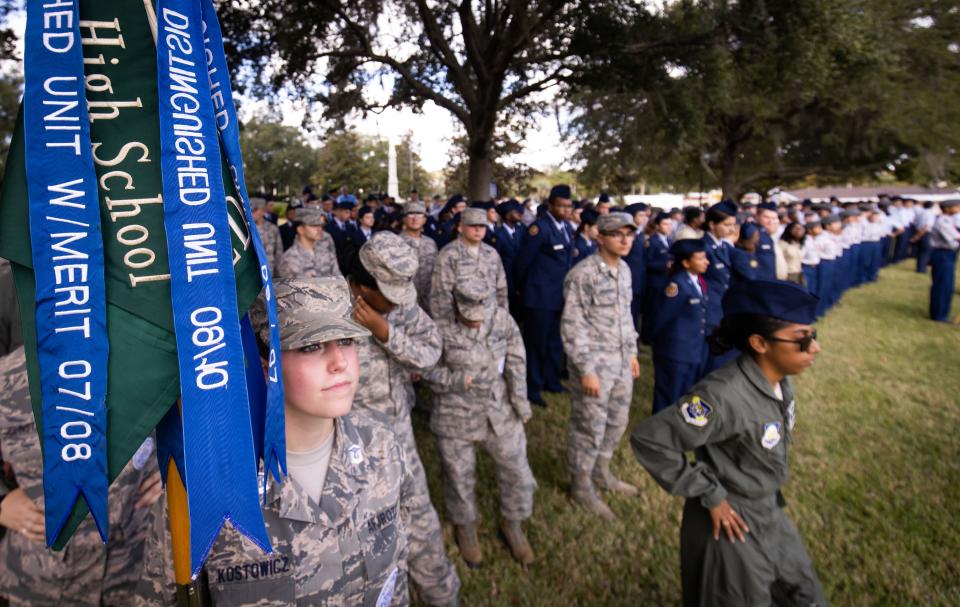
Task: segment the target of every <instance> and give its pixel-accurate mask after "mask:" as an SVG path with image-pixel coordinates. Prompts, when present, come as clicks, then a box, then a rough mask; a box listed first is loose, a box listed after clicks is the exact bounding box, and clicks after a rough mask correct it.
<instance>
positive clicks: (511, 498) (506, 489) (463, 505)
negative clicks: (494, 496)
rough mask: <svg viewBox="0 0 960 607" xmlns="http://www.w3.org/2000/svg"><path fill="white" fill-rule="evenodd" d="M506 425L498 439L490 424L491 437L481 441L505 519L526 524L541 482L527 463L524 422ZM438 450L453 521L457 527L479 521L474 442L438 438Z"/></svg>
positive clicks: (488, 434)
mask: <svg viewBox="0 0 960 607" xmlns="http://www.w3.org/2000/svg"><path fill="white" fill-rule="evenodd" d="M505 425H506V428H505V430H504V432H503V433H502V434H501V435H499V436H498V435H497V434H495V433H494V431H493V428H491V427H490V425H489V424H487V435H486V436H485V437H484V438H483V440H482V441H477V442H479V444H480V445H482V446H483V448H484V450H485V451H486V452H487V454H488V455H490V457H491V458H492V459H493V463H494V466H495V470H496V472H495V474H496V477H497V488H498V489H499V490H500V514H501V516H503V518H505V519H507V520H511V521H522V520H526V519H528V518H530V516H531V515H532V514H533V492H534V491H535V490H536V488H537V481H536V480H535V479H534V478H533V472H532V471H531V470H530V464H529V463H528V462H527V435H526V434H525V433H524V431H523V422H521V421H520V420H519V419H516V418H515V419H513V420H511V421H509V422H507V423H506V424H505ZM437 449H438V450H439V451H440V460H441V462H442V464H443V498H444V501H445V502H446V507H447V513H448V516H449V517H450V520H451V521H452V522H453V524H455V525H466V524H470V523H474V522H476V520H477V518H478V517H477V504H476V499H475V495H474V488H475V487H476V484H477V451H476V445H475V444H474V441H471V440H464V439H459V438H451V437H445V436H438V437H437Z"/></svg>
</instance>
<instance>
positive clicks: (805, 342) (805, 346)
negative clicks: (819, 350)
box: [764, 329, 817, 352]
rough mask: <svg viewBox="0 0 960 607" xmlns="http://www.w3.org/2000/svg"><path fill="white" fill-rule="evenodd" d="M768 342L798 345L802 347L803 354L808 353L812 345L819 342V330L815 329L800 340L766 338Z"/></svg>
mask: <svg viewBox="0 0 960 607" xmlns="http://www.w3.org/2000/svg"><path fill="white" fill-rule="evenodd" d="M764 339H766V340H767V341H779V342H783V343H785V344H797V345H798V346H800V351H801V352H806V351H807V350H809V349H810V344H812V343H813V342H815V341H817V330H816V329H814V330H813V332H811V333H809V334H807V335H804V336H803V337H801V338H800V339H783V338H781V337H765V338H764Z"/></svg>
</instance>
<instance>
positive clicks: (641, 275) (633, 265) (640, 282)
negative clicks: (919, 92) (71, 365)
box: [623, 202, 649, 331]
mask: <svg viewBox="0 0 960 607" xmlns="http://www.w3.org/2000/svg"><path fill="white" fill-rule="evenodd" d="M623 210H624V212H626V213H627V214H629V215H630V216H631V217H632V218H633V223H634V225H636V226H637V238H636V240H634V241H633V246H632V247H630V252H629V253H627V255H626V257H624V258H623V260H624V261H625V262H627V267H628V268H630V277H631V279H632V280H633V287H632V288H633V299H632V300H631V302H630V315H631V318H633V324H634V327H635V328H636V329H637V330H638V331H639V330H640V321H639V319H640V312H641V308H642V307H643V292H644V289H645V287H646V283H647V260H646V243H645V241H644V238H643V230H644V228H645V227H646V224H647V218H648V210H649V207H647V205H645V204H644V203H642V202H636V203H633V204H628V205H627V206H626V207H624V209H623Z"/></svg>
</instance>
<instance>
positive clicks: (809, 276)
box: [803, 264, 820, 295]
mask: <svg viewBox="0 0 960 607" xmlns="http://www.w3.org/2000/svg"><path fill="white" fill-rule="evenodd" d="M819 268H820V264H817V265H815V266H811V265H807V264H803V279H804V280H805V281H807V290H808V291H810V292H811V293H813V294H814V295H816V294H817V289H818V288H819V287H820V281H819V280H818V279H819V276H818V275H819V271H818V270H819Z"/></svg>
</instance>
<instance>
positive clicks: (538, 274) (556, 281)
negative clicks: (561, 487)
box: [514, 185, 574, 407]
mask: <svg viewBox="0 0 960 607" xmlns="http://www.w3.org/2000/svg"><path fill="white" fill-rule="evenodd" d="M546 207H547V210H546V212H545V213H543V214H539V213H538V215H539V217H537V219H536V220H535V221H534V222H533V223H532V224H530V226H529V227H528V228H527V232H526V234H525V235H524V236H523V238H521V240H520V250H519V251H518V252H517V257H516V259H515V261H514V274H515V278H516V281H517V287H518V289H519V291H520V298H521V302H522V306H523V340H524V343H525V344H526V349H527V398H528V399H529V400H530V402H531V403H533V404H535V405H539V406H541V407H542V406H545V402H544V400H543V397H542V396H541V394H540V392H541V391H542V390H547V391H549V392H555V393H562V392H566V389H565V388H564V387H563V386H561V385H560V358H561V357H560V354H561V352H562V351H563V344H562V342H561V339H560V315H561V312H562V311H563V280H564V278H566V275H567V271H569V270H570V268H571V266H572V265H573V249H574V242H573V233H572V232H571V231H570V229H569V226H568V225H567V221H568V220H569V218H570V215H571V213H572V211H573V201H572V199H571V193H570V187H569V186H567V185H556V186H554V187H553V188H552V189H551V190H550V195H549V197H548V198H547V205H546Z"/></svg>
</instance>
